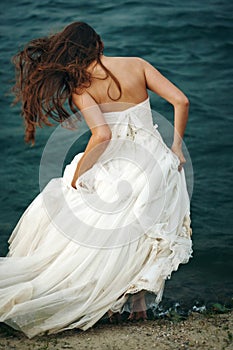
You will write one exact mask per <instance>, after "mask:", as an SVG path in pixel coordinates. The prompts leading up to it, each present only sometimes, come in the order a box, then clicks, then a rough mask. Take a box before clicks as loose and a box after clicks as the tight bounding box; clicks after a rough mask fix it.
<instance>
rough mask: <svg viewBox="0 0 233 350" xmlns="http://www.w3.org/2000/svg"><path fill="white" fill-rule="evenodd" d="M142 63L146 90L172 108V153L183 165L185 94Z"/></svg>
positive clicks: (186, 115) (186, 119)
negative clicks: (162, 99)
mask: <svg viewBox="0 0 233 350" xmlns="http://www.w3.org/2000/svg"><path fill="white" fill-rule="evenodd" d="M140 60H141V62H142V66H143V70H144V75H145V80H146V85H147V88H148V89H149V90H151V91H153V92H155V93H156V94H157V95H159V96H161V97H162V98H164V99H165V100H167V101H168V102H169V103H171V104H172V105H173V107H174V139H173V144H172V147H171V149H172V151H173V152H174V153H176V154H177V155H178V157H179V158H180V162H181V164H182V163H185V161H186V160H185V158H184V155H183V153H182V139H183V136H184V132H185V128H186V124H187V121H188V113H189V100H188V98H187V96H185V94H184V93H183V92H182V91H181V90H180V89H178V88H177V87H176V86H175V85H174V84H173V83H171V82H170V81H169V80H168V79H167V78H166V77H164V76H163V75H162V74H161V73H160V72H159V71H158V70H157V69H156V68H154V67H153V66H152V65H151V64H150V63H149V62H147V61H145V60H143V59H140Z"/></svg>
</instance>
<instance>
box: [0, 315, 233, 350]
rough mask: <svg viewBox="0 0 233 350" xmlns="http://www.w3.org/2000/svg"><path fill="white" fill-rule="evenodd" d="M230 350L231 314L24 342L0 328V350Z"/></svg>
mask: <svg viewBox="0 0 233 350" xmlns="http://www.w3.org/2000/svg"><path fill="white" fill-rule="evenodd" d="M3 349H4V350H13V349H19V350H47V349H48V350H60V349H73V350H82V349H98V350H131V349H132V350H140V349H143V350H147V349H148V350H151V349H156V350H165V349H166V350H173V349H177V350H178V349H179V350H181V349H184V350H188V349H195V350H201V349H206V350H211V349H214V350H220V349H221V350H223V349H224V350H230V349H233V311H231V312H228V313H224V314H202V313H197V312H192V313H191V314H190V315H189V316H188V317H187V318H186V319H184V320H179V321H177V320H173V321H172V320H168V319H157V320H153V321H152V320H147V321H138V322H135V323H132V322H131V323H129V322H124V323H120V324H114V325H112V324H96V325H95V326H94V327H93V328H90V329H89V330H87V331H85V332H84V331H81V330H72V331H65V332H61V333H58V334H55V335H49V336H46V335H43V336H37V337H34V338H33V339H28V338H26V337H25V336H24V335H23V334H22V333H20V332H17V331H14V330H12V329H11V328H9V327H7V326H6V325H4V324H1V325H0V350H3Z"/></svg>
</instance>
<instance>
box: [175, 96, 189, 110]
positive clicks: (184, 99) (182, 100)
mask: <svg viewBox="0 0 233 350" xmlns="http://www.w3.org/2000/svg"><path fill="white" fill-rule="evenodd" d="M176 104H177V106H182V107H186V108H189V105H190V103H189V99H188V97H187V96H183V97H181V98H180V99H179V100H178V101H177V103H176Z"/></svg>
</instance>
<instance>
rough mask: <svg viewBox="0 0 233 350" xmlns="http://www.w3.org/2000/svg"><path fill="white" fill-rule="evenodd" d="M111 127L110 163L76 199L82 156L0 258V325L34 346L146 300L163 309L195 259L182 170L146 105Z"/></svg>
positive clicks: (114, 116)
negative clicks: (133, 298) (167, 287)
mask: <svg viewBox="0 0 233 350" xmlns="http://www.w3.org/2000/svg"><path fill="white" fill-rule="evenodd" d="M104 117H105V119H106V121H107V123H108V124H109V126H110V127H111V130H112V139H111V141H110V142H109V144H108V146H107V148H106V150H105V151H104V153H103V154H102V155H101V156H100V158H99V159H98V161H97V162H96V163H95V164H94V165H93V167H92V168H91V169H89V170H88V171H87V172H86V173H84V174H83V175H82V176H81V177H80V178H79V179H78V181H77V189H74V188H73V187H71V180H72V177H73V174H74V171H75V169H76V165H77V162H78V161H79V159H80V158H81V156H82V154H83V153H79V154H77V155H76V156H75V157H74V158H73V160H72V162H71V163H70V164H69V165H67V166H66V168H65V171H64V174H63V176H62V177H59V178H53V179H52V180H50V181H49V183H48V184H47V185H46V187H45V188H44V189H43V191H42V192H41V193H39V194H38V196H37V197H36V198H35V199H34V200H33V201H32V203H31V204H30V205H29V206H28V208H27V209H26V210H25V212H24V213H23V215H22V216H21V218H20V220H19V222H18V223H17V225H16V227H15V229H14V231H13V232H12V235H11V237H10V239H9V244H10V245H9V253H8V255H7V257H4V258H0V288H1V289H0V322H5V323H7V324H8V325H10V326H11V327H13V328H15V329H18V330H21V331H23V332H24V333H25V334H26V335H27V336H28V337H29V338H31V337H33V336H35V335H37V334H39V333H43V332H46V331H47V332H48V333H56V332H60V331H62V330H65V329H72V328H79V329H82V330H87V329H88V328H89V327H91V326H93V325H94V324H95V323H96V322H97V321H98V320H100V319H101V317H102V316H104V315H105V314H106V313H107V312H108V311H109V310H111V311H112V312H122V311H123V310H124V305H126V302H127V300H128V298H129V295H132V294H134V293H137V292H139V291H141V290H145V291H148V292H150V293H152V295H154V301H155V303H157V304H158V303H159V302H160V301H161V299H162V295H163V290H164V284H165V280H166V279H167V278H170V277H171V273H172V271H175V270H177V269H178V266H179V264H181V263H182V264H184V263H187V262H188V261H189V259H190V257H192V252H193V251H192V240H191V234H192V229H191V227H190V223H191V220H190V202H189V196H188V192H187V186H186V180H185V173H184V169H182V170H181V171H180V172H179V171H178V165H179V159H178V157H177V156H176V155H175V154H174V153H173V152H172V151H171V150H170V148H168V147H167V145H166V144H165V142H164V141H163V139H162V137H161V135H160V133H159V131H158V130H157V127H158V125H157V124H155V125H153V119H152V113H151V109H150V102H149V98H148V99H147V100H145V101H144V102H142V103H139V104H137V105H135V106H134V107H131V108H128V109H126V110H124V111H121V112H108V113H104Z"/></svg>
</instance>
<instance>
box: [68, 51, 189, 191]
mask: <svg viewBox="0 0 233 350" xmlns="http://www.w3.org/2000/svg"><path fill="white" fill-rule="evenodd" d="M101 60H102V62H103V63H104V65H105V66H106V67H107V68H108V69H109V70H110V71H111V72H112V73H113V74H114V75H115V76H116V78H117V79H118V80H119V82H120V84H121V88H122V96H121V98H120V99H119V100H118V101H117V102H113V101H112V100H111V98H110V97H109V96H108V94H107V90H108V89H109V92H110V95H111V97H114V98H117V97H118V96H119V90H118V88H117V86H116V84H115V83H114V82H113V81H112V79H111V78H110V77H109V78H107V79H106V80H100V79H97V78H98V77H102V78H103V77H105V75H106V73H105V72H104V71H103V69H102V67H101V66H100V65H99V64H96V62H93V64H91V65H90V67H89V71H90V72H91V73H92V77H93V81H92V84H91V86H90V87H89V88H87V89H86V90H85V91H84V92H83V93H82V94H77V93H73V95H72V98H73V102H74V104H75V105H76V106H77V108H78V109H79V110H80V111H81V112H82V114H83V117H84V119H85V121H86V123H87V125H88V127H89V128H90V130H91V133H92V135H91V137H90V139H89V142H88V144H87V147H86V149H85V151H84V154H83V156H82V158H81V159H80V161H79V163H78V165H77V168H76V171H75V173H74V176H73V179H72V183H71V186H72V187H73V188H76V181H77V179H78V177H79V176H81V175H82V174H83V173H84V172H85V171H87V170H88V169H90V168H91V167H92V166H93V165H94V164H95V163H96V161H97V160H98V158H99V157H100V155H101V154H102V153H103V152H104V150H105V149H106V147H107V145H108V143H109V141H110V140H111V130H110V127H109V126H108V125H107V123H106V121H105V119H104V115H103V114H102V112H108V111H111V112H112V111H115V110H117V111H119V110H124V109H127V108H129V107H130V106H133V105H135V104H138V103H140V102H142V101H144V100H146V98H147V97H148V94H147V89H149V90H151V91H153V92H154V93H156V94H157V95H159V96H161V97H162V98H164V99H165V100H167V101H168V102H169V103H170V104H172V105H173V107H174V139H173V144H172V147H171V150H172V151H173V152H174V153H175V154H176V155H177V156H178V157H179V159H180V166H179V168H178V170H179V171H180V170H181V169H182V165H183V164H184V163H185V162H186V160H185V157H184V155H183V152H182V138H183V136H184V132H185V128H186V124H187V120H188V112H189V100H188V98H187V97H186V96H185V94H184V93H183V92H182V91H181V90H180V89H178V88H177V87H176V86H175V85H174V84H173V83H172V82H170V81H169V80H168V79H167V78H166V77H164V76H163V75H162V74H161V73H160V72H159V71H158V70H157V69H156V68H154V67H153V66H152V65H151V64H150V63H149V62H147V61H145V60H143V59H142V58H138V57H107V56H105V55H102V56H101Z"/></svg>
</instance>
